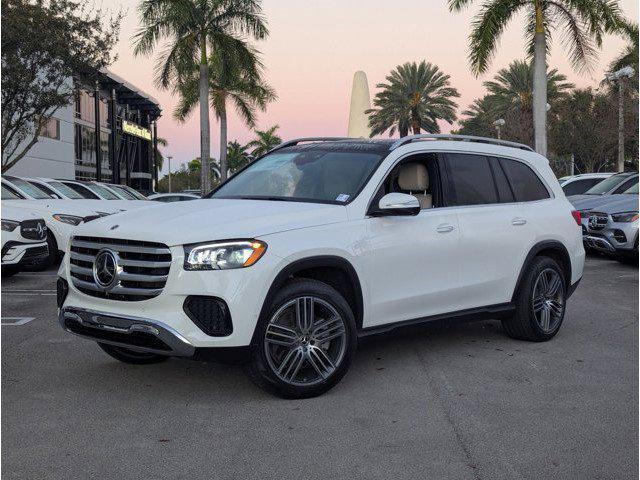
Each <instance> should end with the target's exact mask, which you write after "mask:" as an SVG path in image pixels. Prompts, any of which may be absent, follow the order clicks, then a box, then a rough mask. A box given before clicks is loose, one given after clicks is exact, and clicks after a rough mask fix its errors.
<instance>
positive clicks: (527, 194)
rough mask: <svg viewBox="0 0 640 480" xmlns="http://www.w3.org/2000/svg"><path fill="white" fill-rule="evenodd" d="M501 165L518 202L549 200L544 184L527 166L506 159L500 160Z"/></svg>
mask: <svg viewBox="0 0 640 480" xmlns="http://www.w3.org/2000/svg"><path fill="white" fill-rule="evenodd" d="M500 165H502V169H503V170H504V173H506V175H507V178H508V179H509V183H510V184H511V189H512V190H513V193H514V195H515V196H516V201H518V202H532V201H534V200H542V199H544V198H549V192H548V191H547V189H546V188H545V186H544V184H543V183H542V181H541V180H540V179H539V178H538V176H537V175H536V174H535V173H534V172H533V170H531V168H529V167H528V166H527V165H525V164H524V163H522V162H517V161H515V160H507V159H506V158H501V159H500Z"/></svg>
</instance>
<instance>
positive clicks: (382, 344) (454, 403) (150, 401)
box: [2, 257, 638, 480]
mask: <svg viewBox="0 0 640 480" xmlns="http://www.w3.org/2000/svg"><path fill="white" fill-rule="evenodd" d="M55 278H56V274H55V271H54V270H51V271H48V272H42V273H26V274H20V275H17V276H16V277H13V278H8V279H3V281H2V323H3V327H2V442H3V448H2V464H3V465H2V466H3V474H4V476H5V478H6V479H18V478H20V479H36V478H37V479H86V478H99V479H105V478H118V479H140V478H149V479H161V478H162V479H164V478H170V479H183V478H184V479H195V478H212V479H214V478H215V479H225V478H305V479H312V478H340V479H346V478H367V479H378V478H379V479H391V478H393V479H396V478H407V479H417V478H421V479H440V478H452V479H467V478H468V479H492V480H493V479H540V478H563V479H565V478H571V479H574V478H575V479H587V478H589V479H596V478H598V479H622V478H633V477H635V476H636V475H637V469H638V457H637V453H638V422H637V419H638V269H637V267H633V266H625V265H621V264H619V263H617V262H615V261H612V260H608V259H604V258H600V257H589V258H588V261H587V265H586V267H585V274H584V279H583V281H582V284H581V286H580V287H579V288H578V290H577V292H576V294H575V295H574V296H573V297H572V298H571V300H570V301H569V304H568V310H567V315H566V317H565V321H564V325H563V327H562V329H561V330H560V333H559V334H558V335H557V337H556V338H555V339H554V340H552V341H551V342H548V343H526V342H519V341H515V340H511V339H509V338H507V337H505V336H504V335H503V334H502V332H501V327H500V324H499V323H498V322H482V323H473V324H457V325H432V326H429V327H423V328H420V329H417V330H416V329H413V330H411V331H405V332H400V333H396V334H394V335H392V336H387V337H385V338H377V339H374V340H369V341H367V343H365V344H364V345H361V347H360V349H359V352H358V355H357V358H356V360H355V362H354V365H353V367H352V369H351V371H350V372H349V374H348V375H347V376H346V377H345V379H344V380H343V381H342V382H341V383H340V384H339V385H338V386H337V387H336V388H334V389H333V390H331V391H330V392H329V393H328V394H326V395H324V396H322V397H320V398H315V399H311V400H302V401H301V400H294V401H284V400H280V399H277V398H274V397H271V396H269V395H268V394H266V393H264V392H263V391H262V390H260V389H258V388H257V387H255V386H254V385H253V384H252V383H251V382H250V381H249V380H248V378H247V377H246V376H245V375H244V374H243V371H242V368H241V367H235V366H234V367H230V366H224V365H216V364H205V363H196V362H190V361H185V360H170V361H168V362H166V363H163V364H158V365H151V366H131V365H125V364H121V363H118V362H116V361H115V360H113V359H111V358H110V357H108V356H107V355H106V354H104V353H103V352H102V351H101V350H99V348H98V347H97V346H96V345H95V344H92V343H91V342H89V341H87V340H83V339H79V338H77V337H74V336H72V335H70V334H67V333H64V332H63V331H62V330H61V329H60V327H59V326H58V323H57V321H56V300H55V299H56V297H55V290H54V288H55Z"/></svg>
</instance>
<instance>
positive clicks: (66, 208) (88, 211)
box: [2, 199, 100, 220]
mask: <svg viewBox="0 0 640 480" xmlns="http://www.w3.org/2000/svg"><path fill="white" fill-rule="evenodd" d="M5 205H9V206H12V207H19V208H24V209H26V210H29V211H31V212H34V213H37V214H39V215H43V216H46V217H47V218H48V217H50V216H51V215H54V214H56V213H64V214H67V215H76V216H78V217H88V216H90V215H95V214H96V213H97V211H100V209H99V208H95V209H93V208H89V207H88V206H87V205H86V204H85V203H84V202H78V201H77V200H57V199H47V200H3V201H2V206H3V207H4V206H5ZM45 220H46V218H45Z"/></svg>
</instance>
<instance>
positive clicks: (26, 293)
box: [0, 288, 56, 297]
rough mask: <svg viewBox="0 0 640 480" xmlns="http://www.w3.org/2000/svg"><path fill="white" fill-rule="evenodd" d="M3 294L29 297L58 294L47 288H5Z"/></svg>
mask: <svg viewBox="0 0 640 480" xmlns="http://www.w3.org/2000/svg"><path fill="white" fill-rule="evenodd" d="M0 292H2V295H8V296H15V295H21V296H27V297H39V296H41V295H56V291H55V290H51V289H46V290H37V289H6V288H5V289H4V290H1V291H0Z"/></svg>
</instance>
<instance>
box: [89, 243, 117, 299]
mask: <svg viewBox="0 0 640 480" xmlns="http://www.w3.org/2000/svg"><path fill="white" fill-rule="evenodd" d="M93 279H94V280H95V282H96V284H97V285H98V286H99V287H102V288H104V289H105V290H111V289H112V288H113V287H114V286H115V285H116V283H118V254H117V253H116V252H114V251H112V250H100V251H99V252H98V255H96V258H95V260H94V261H93Z"/></svg>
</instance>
